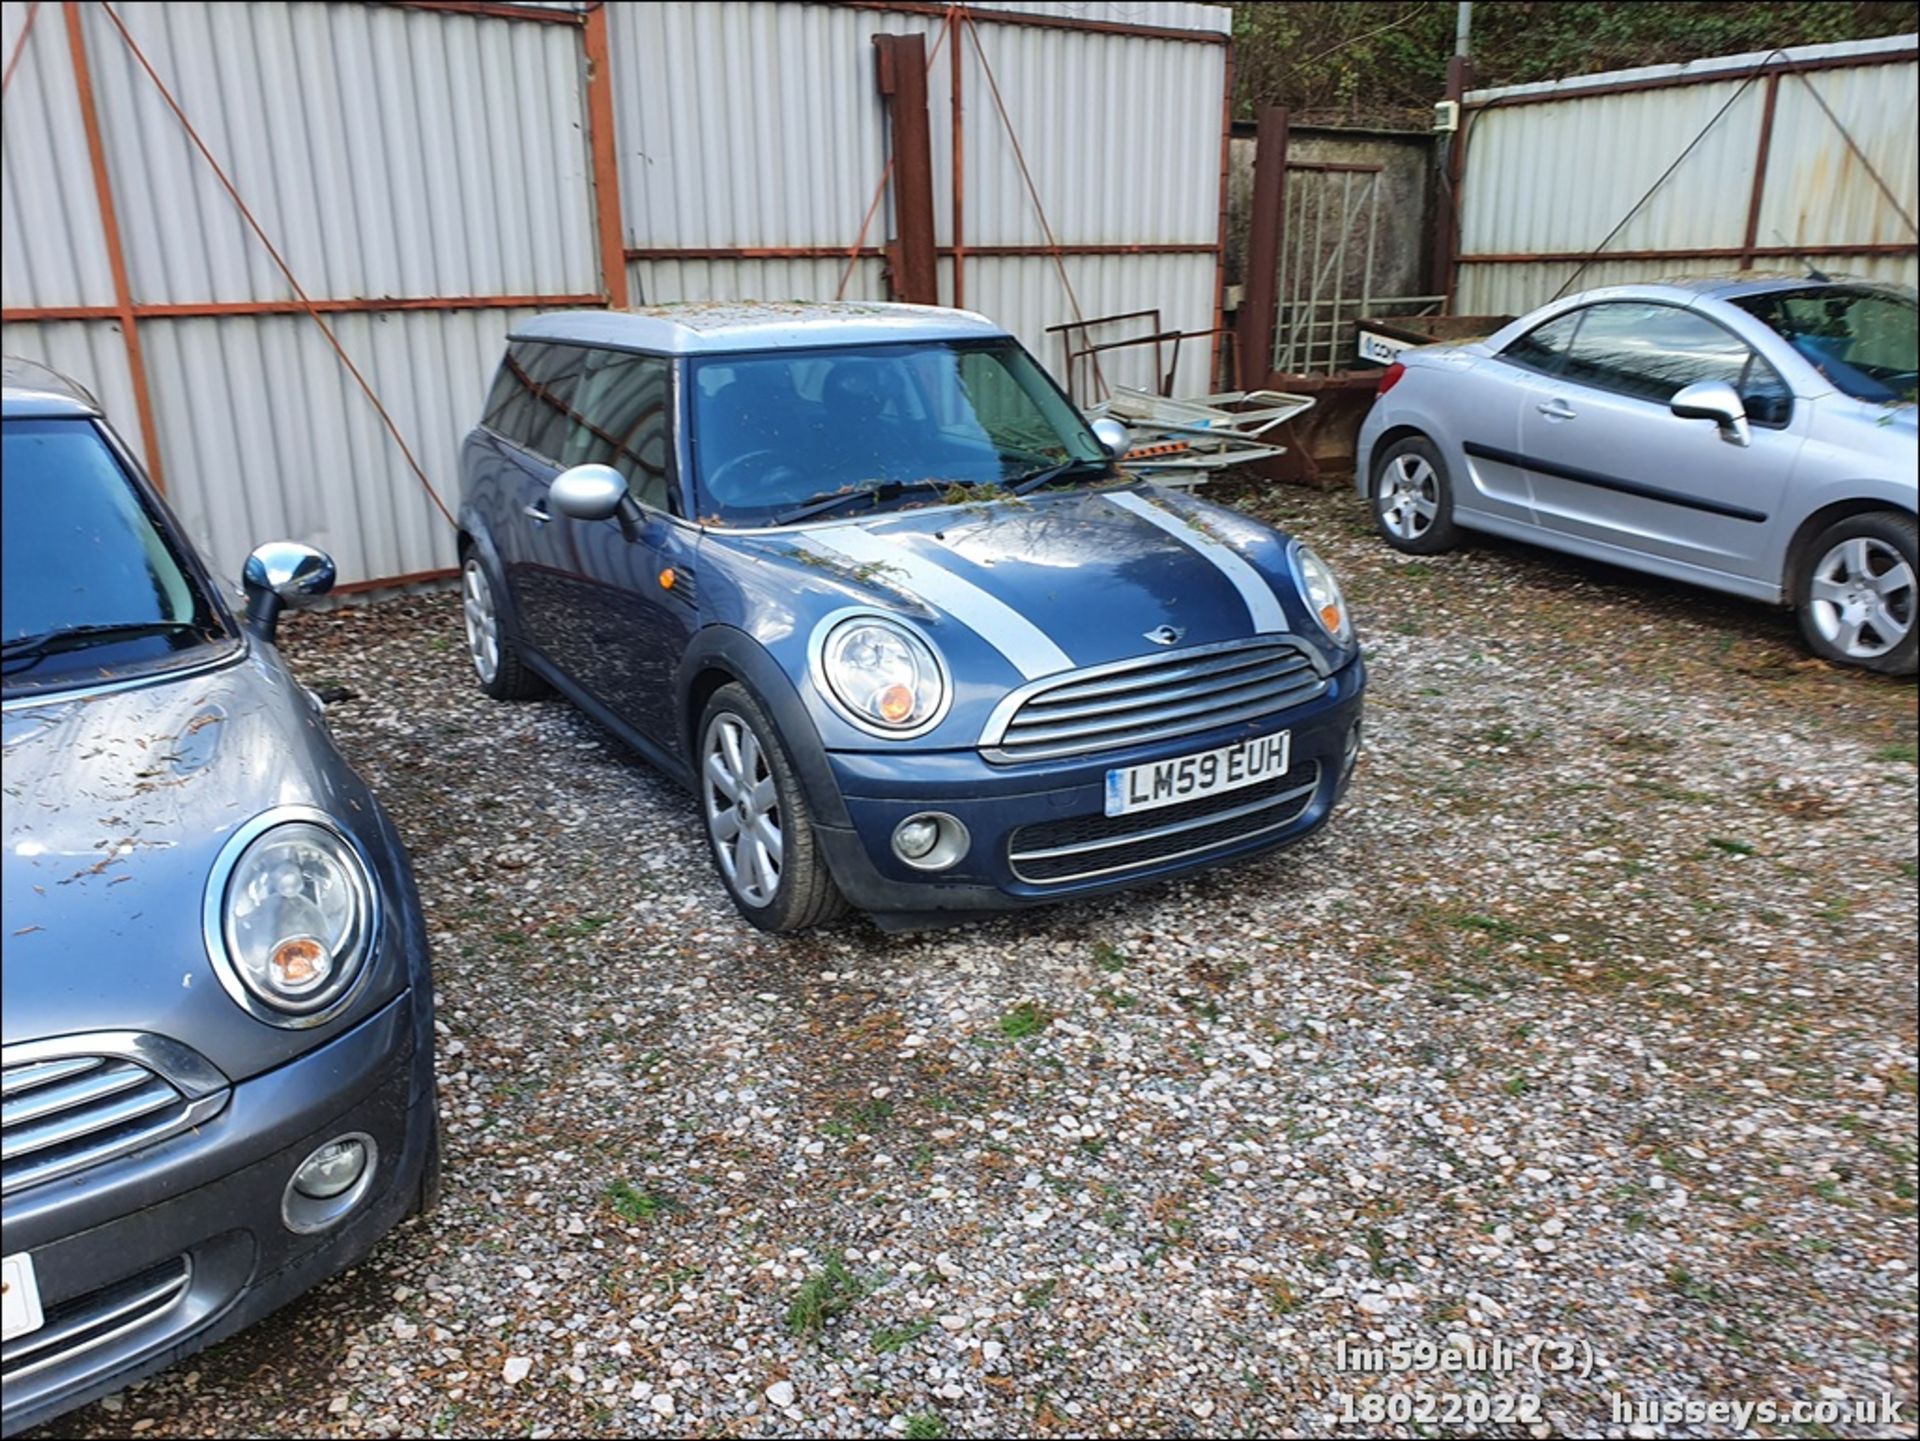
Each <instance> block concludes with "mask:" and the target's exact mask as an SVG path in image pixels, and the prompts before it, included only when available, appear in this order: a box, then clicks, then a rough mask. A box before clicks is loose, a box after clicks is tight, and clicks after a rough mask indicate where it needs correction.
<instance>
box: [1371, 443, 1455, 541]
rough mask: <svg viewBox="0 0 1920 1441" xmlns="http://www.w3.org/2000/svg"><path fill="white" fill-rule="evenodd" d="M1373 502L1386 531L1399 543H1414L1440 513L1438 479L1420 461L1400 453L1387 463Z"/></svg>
mask: <svg viewBox="0 0 1920 1441" xmlns="http://www.w3.org/2000/svg"><path fill="white" fill-rule="evenodd" d="M1375 503H1376V504H1377V505H1378V506H1379V507H1380V519H1381V521H1382V522H1383V523H1384V524H1385V525H1386V527H1387V529H1388V530H1389V531H1391V532H1392V533H1393V534H1394V535H1397V536H1398V537H1400V539H1402V540H1418V539H1420V537H1421V536H1423V535H1425V534H1426V533H1427V532H1428V531H1429V530H1431V529H1433V522H1434V520H1435V519H1436V518H1437V517H1438V516H1439V514H1440V478H1439V477H1438V476H1437V475H1435V474H1434V472H1433V467H1432V466H1431V465H1429V464H1428V463H1427V462H1426V460H1425V459H1424V458H1422V457H1421V456H1418V455H1415V454H1413V453H1412V452H1411V451H1407V452H1403V453H1402V454H1400V455H1396V456H1395V457H1394V458H1393V459H1392V460H1390V461H1388V462H1387V467H1386V469H1385V470H1384V471H1383V472H1382V473H1381V476H1380V494H1379V497H1378V499H1377V500H1376V502H1375Z"/></svg>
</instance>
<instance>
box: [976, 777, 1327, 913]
mask: <svg viewBox="0 0 1920 1441" xmlns="http://www.w3.org/2000/svg"><path fill="white" fill-rule="evenodd" d="M1281 779H1283V780H1284V779H1295V783H1294V784H1291V785H1288V786H1287V787H1286V788H1285V789H1284V790H1281V791H1278V792H1275V793H1274V794H1272V795H1264V796H1261V797H1260V798H1258V799H1257V800H1253V801H1242V802H1240V803H1238V804H1223V805H1222V807H1221V808H1218V809H1207V808H1206V801H1207V800H1213V799H1217V800H1219V801H1221V802H1223V803H1225V802H1231V801H1232V800H1233V793H1232V792H1231V791H1229V792H1226V793H1224V794H1222V795H1220V796H1219V797H1210V798H1204V799H1203V800H1202V801H1199V802H1188V803H1185V804H1184V805H1182V806H1179V807H1167V808H1166V809H1167V810H1175V811H1179V810H1186V811H1187V812H1188V813H1187V814H1183V815H1181V816H1180V818H1179V819H1178V820H1175V821H1160V822H1159V823H1155V822H1154V813H1153V812H1152V811H1144V812H1141V813H1139V815H1138V817H1137V819H1138V820H1139V822H1140V824H1141V828H1140V829H1138V830H1129V829H1126V828H1125V823H1126V821H1127V819H1128V817H1125V816H1111V817H1104V816H1096V817H1080V818H1079V821H1080V823H1081V824H1083V825H1085V824H1089V823H1090V824H1092V825H1095V826H1110V827H1111V831H1110V833H1109V834H1107V835H1102V836H1096V837H1093V838H1091V839H1086V840H1078V841H1073V842H1069V843H1067V844H1063V845H1053V846H1033V847H1030V848H1029V849H1025V850H1022V849H1021V848H1020V839H1021V837H1022V836H1023V835H1026V834H1028V833H1030V832H1034V831H1043V832H1044V831H1046V830H1049V829H1054V828H1056V827H1059V826H1061V825H1064V824H1068V823H1067V822H1056V821H1044V822H1040V823H1037V824H1034V825H1027V826H1022V827H1021V828H1020V829H1019V830H1017V831H1015V832H1014V833H1013V835H1012V837H1011V838H1010V839H1009V842H1008V851H1007V863H1008V865H1009V866H1010V867H1011V868H1012V871H1013V873H1014V875H1015V876H1016V877H1017V878H1018V879H1019V880H1021V881H1023V882H1025V883H1026V884H1028V885H1034V886H1064V885H1072V884H1074V883H1076V882H1080V881H1092V880H1099V879H1101V878H1103V877H1107V876H1117V875H1124V874H1126V873H1127V872H1129V871H1140V870H1147V869H1150V868H1153V867H1158V866H1164V865H1168V864H1170V863H1172V862H1174V861H1182V860H1189V859H1192V858H1193V857H1195V856H1202V855H1206V854H1208V853H1209V852H1212V851H1220V850H1228V849H1230V848H1232V847H1234V846H1238V845H1242V844H1244V843H1245V842H1247V841H1250V840H1255V839H1257V838H1259V837H1261V836H1265V835H1271V834H1272V833H1273V832H1275V831H1281V830H1285V829H1286V828H1287V827H1288V826H1290V825H1292V824H1293V823H1294V822H1295V821H1297V820H1299V818H1300V817H1301V815H1302V814H1304V813H1305V811H1306V809H1307V807H1308V806H1309V805H1311V804H1312V802H1313V796H1314V794H1315V792H1316V791H1318V789H1319V787H1320V779H1321V769H1320V764H1319V762H1318V761H1313V762H1309V763H1308V764H1307V765H1306V766H1304V767H1297V768H1296V769H1295V770H1294V771H1292V772H1289V774H1288V776H1287V777H1282V778H1281ZM1276 813H1278V814H1277V815H1276ZM1240 822H1245V823H1246V824H1244V825H1242V824H1238V823H1240ZM1220 828H1226V831H1225V833H1224V834H1219V833H1215V834H1212V835H1208V836H1206V838H1205V839H1199V842H1198V844H1195V845H1190V846H1178V845H1176V847H1175V848H1174V849H1171V850H1166V849H1159V848H1158V847H1157V846H1156V843H1157V842H1165V841H1171V840H1175V838H1177V837H1181V836H1193V837H1195V838H1196V839H1198V837H1199V835H1200V833H1204V832H1217V831H1218V830H1219V829H1220ZM1140 847H1148V848H1150V850H1151V853H1150V854H1146V855H1139V854H1135V855H1132V856H1125V857H1124V858H1121V859H1118V860H1115V859H1113V857H1114V856H1115V855H1116V854H1118V853H1124V852H1128V851H1137V849H1138V848H1140ZM1074 856H1084V857H1086V858H1087V859H1088V860H1089V861H1093V862H1098V861H1100V860H1102V859H1107V860H1108V861H1109V862H1110V863H1109V864H1105V865H1100V864H1092V865H1088V866H1085V867H1079V868H1076V869H1074V870H1071V871H1063V872H1060V873H1058V874H1046V875H1036V874H1033V873H1032V868H1033V867H1034V866H1035V864H1036V863H1045V862H1049V861H1060V860H1063V859H1066V858H1068V857H1074ZM1023 866H1025V867H1027V868H1028V869H1022V867H1023Z"/></svg>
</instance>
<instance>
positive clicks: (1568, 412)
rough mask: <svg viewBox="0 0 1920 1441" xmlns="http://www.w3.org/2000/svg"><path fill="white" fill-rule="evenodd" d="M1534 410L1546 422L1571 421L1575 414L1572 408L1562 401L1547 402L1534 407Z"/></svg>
mask: <svg viewBox="0 0 1920 1441" xmlns="http://www.w3.org/2000/svg"><path fill="white" fill-rule="evenodd" d="M1534 409H1535V410H1537V411H1539V412H1540V413H1541V414H1542V415H1544V416H1546V418H1547V419H1548V420H1572V419H1573V418H1574V415H1575V414H1576V412H1575V410H1574V408H1573V407H1572V406H1571V405H1568V404H1567V403H1566V401H1564V400H1548V401H1543V402H1542V403H1541V404H1539V405H1536V406H1534Z"/></svg>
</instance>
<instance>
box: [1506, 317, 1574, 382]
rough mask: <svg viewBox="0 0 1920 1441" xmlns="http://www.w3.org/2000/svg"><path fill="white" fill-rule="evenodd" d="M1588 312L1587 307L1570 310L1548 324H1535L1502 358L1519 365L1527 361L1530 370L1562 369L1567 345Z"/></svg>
mask: <svg viewBox="0 0 1920 1441" xmlns="http://www.w3.org/2000/svg"><path fill="white" fill-rule="evenodd" d="M1584 314H1586V312H1585V311H1583V310H1569V311H1568V312H1567V313H1566V314H1565V315H1559V316H1555V317H1554V318H1553V319H1552V320H1549V321H1548V322H1547V323H1546V324H1545V325H1536V326H1534V327H1533V329H1532V330H1529V331H1528V332H1527V333H1526V334H1525V335H1523V336H1521V337H1520V338H1519V339H1518V340H1515V341H1513V342H1511V343H1510V344H1509V345H1508V346H1507V348H1506V349H1505V350H1503V351H1501V352H1500V358H1501V359H1502V360H1511V361H1512V362H1513V363H1514V364H1515V365H1524V366H1526V367H1527V369H1529V370H1545V371H1556V370H1558V369H1559V368H1560V361H1561V360H1562V358H1563V357H1564V356H1565V355H1566V353H1567V346H1568V344H1569V343H1570V342H1571V341H1572V340H1573V333H1574V331H1576V330H1578V329H1579V328H1580V317H1581V316H1582V315H1584Z"/></svg>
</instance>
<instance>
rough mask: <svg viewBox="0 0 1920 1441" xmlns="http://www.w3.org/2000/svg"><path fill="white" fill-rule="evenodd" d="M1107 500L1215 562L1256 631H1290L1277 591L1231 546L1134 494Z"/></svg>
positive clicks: (1113, 493)
mask: <svg viewBox="0 0 1920 1441" xmlns="http://www.w3.org/2000/svg"><path fill="white" fill-rule="evenodd" d="M1103 498H1104V499H1106V500H1109V501H1111V502H1112V503H1113V504H1115V505H1117V506H1119V507H1120V508H1121V509H1122V510H1125V511H1130V512H1132V513H1133V514H1134V515H1137V516H1139V517H1140V518H1141V519H1142V520H1144V521H1146V522H1147V523H1148V524H1150V525H1157V526H1159V527H1160V529H1162V530H1164V531H1165V532H1166V533H1167V534H1168V535H1170V536H1173V537H1174V538H1175V539H1176V540H1179V541H1182V542H1184V543H1185V544H1187V545H1190V546H1192V547H1193V548H1194V549H1195V550H1197V551H1199V552H1200V554H1202V555H1204V556H1205V557H1206V558H1207V559H1208V560H1210V561H1212V562H1213V564H1214V566H1215V568H1216V569H1218V570H1219V572H1220V573H1221V574H1222V575H1224V576H1225V577H1226V578H1227V579H1228V580H1229V581H1231V582H1232V583H1233V588H1234V589H1235V590H1237V591H1239V592H1240V599H1241V600H1242V601H1244V602H1245V603H1246V607H1247V615H1248V617H1249V618H1250V619H1251V620H1252V621H1253V628H1254V630H1255V631H1257V632H1260V633H1262V634H1265V633H1268V632H1274V631H1285V630H1286V629H1287V613H1286V612H1285V611H1283V610H1282V609H1281V608H1280V602H1279V601H1278V600H1277V599H1276V598H1275V597H1274V594H1273V587H1271V586H1270V585H1268V584H1267V583H1266V581H1265V580H1263V579H1262V578H1261V576H1260V572H1259V571H1257V570H1255V569H1254V568H1253V567H1252V566H1250V565H1248V564H1247V562H1246V559H1245V557H1243V556H1242V555H1241V554H1240V553H1239V552H1238V551H1236V550H1234V549H1233V548H1232V547H1231V546H1226V545H1222V544H1221V543H1220V542H1219V541H1217V540H1215V539H1214V538H1213V537H1212V536H1210V535H1208V534H1207V533H1206V532H1205V531H1203V530H1201V529H1200V528H1199V527H1198V526H1194V525H1189V524H1187V522H1186V521H1184V520H1182V519H1181V518H1180V517H1179V516H1177V515H1170V514H1168V513H1167V512H1166V511H1164V510H1162V509H1161V508H1160V507H1159V506H1157V505H1153V504H1151V503H1150V502H1148V501H1145V500H1142V499H1141V498H1140V497H1139V496H1137V495H1135V494H1134V493H1133V492H1132V491H1127V490H1110V491H1108V492H1107V493H1106V495H1105V496H1104V497H1103Z"/></svg>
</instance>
